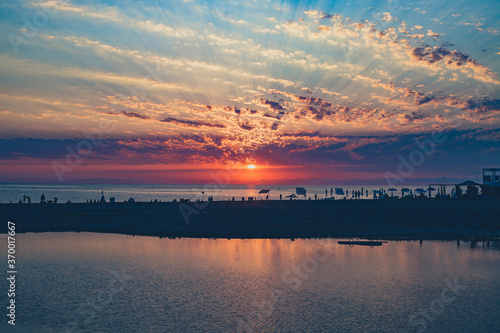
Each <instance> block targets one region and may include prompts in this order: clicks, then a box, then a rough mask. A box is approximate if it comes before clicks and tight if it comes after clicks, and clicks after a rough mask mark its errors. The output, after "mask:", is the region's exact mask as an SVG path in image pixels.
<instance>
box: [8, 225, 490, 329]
mask: <svg viewBox="0 0 500 333" xmlns="http://www.w3.org/2000/svg"><path fill="white" fill-rule="evenodd" d="M0 240H1V243H2V248H5V249H6V248H7V246H6V238H5V237H2V238H0ZM16 244H17V248H16V250H17V253H16V254H17V271H18V274H17V276H16V279H17V280H16V311H17V312H16V314H17V317H16V322H17V325H16V330H13V331H19V332H77V331H80V332H118V331H120V332H236V331H240V332H381V331H384V332H423V331H427V332H460V331H462V332H496V331H497V329H498V327H500V302H499V301H498V300H499V299H500V285H499V282H498V281H500V251H499V250H498V248H497V247H495V244H491V243H479V244H472V246H471V243H463V242H462V243H459V244H457V242H443V241H424V242H423V243H420V242H418V241H411V242H395V241H391V242H389V243H386V244H384V245H382V246H380V247H362V246H354V247H349V246H345V245H339V244H337V240H333V239H329V240H325V239H323V240H319V239H310V240H300V239H297V240H294V241H292V240H265V239H254V240H239V239H232V240H226V239H216V240H214V239H159V238H155V237H132V236H125V235H114V234H95V233H41V234H31V233H28V234H19V235H16ZM5 286H6V288H5V292H4V293H2V303H3V304H4V305H5V306H7V304H8V303H7V302H8V299H7V295H6V291H7V289H8V285H5ZM4 309H5V307H4ZM5 311H6V310H4V313H5ZM5 318H6V317H5V315H4V319H3V320H2V322H1V323H0V331H2V332H3V331H6V329H7V328H8V327H9V325H7V319H5Z"/></svg>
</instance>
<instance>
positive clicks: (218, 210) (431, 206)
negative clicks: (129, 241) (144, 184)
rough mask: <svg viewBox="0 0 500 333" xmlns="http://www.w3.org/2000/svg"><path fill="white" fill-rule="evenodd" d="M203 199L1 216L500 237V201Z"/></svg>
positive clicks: (25, 209)
mask: <svg viewBox="0 0 500 333" xmlns="http://www.w3.org/2000/svg"><path fill="white" fill-rule="evenodd" d="M197 205H198V206H196V203H183V204H181V203H174V202H158V203H150V202H135V203H123V202H120V203H93V204H86V203H75V204H0V218H1V220H2V221H4V222H5V223H6V222H7V221H12V222H15V223H16V232H18V233H24V232H66V231H72V232H82V231H86V232H102V233H117V234H128V235H143V236H158V237H172V238H175V237H202V238H325V237H334V238H351V237H358V238H364V239H402V240H404V239H424V240H471V239H475V240H493V239H498V238H500V218H499V216H500V200H474V201H473V200H456V199H408V200H406V199H399V200H391V199H384V200H318V201H314V200H311V201H303V200H297V201H290V200H283V201H276V200H273V201H271V200H269V201H254V202H241V201H235V202H229V201H216V202H213V203H210V204H209V203H207V202H205V203H198V204H197ZM196 207H198V208H196ZM181 211H182V212H181ZM183 212H184V213H183ZM186 221H188V223H187V222H186ZM6 232H7V228H6V227H5V228H1V229H0V233H6Z"/></svg>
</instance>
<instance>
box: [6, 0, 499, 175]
mask: <svg viewBox="0 0 500 333" xmlns="http://www.w3.org/2000/svg"><path fill="white" fill-rule="evenodd" d="M0 17H1V23H0V27H1V29H2V32H3V33H2V34H1V37H0V46H1V47H0V50H1V51H0V86H1V91H0V159H1V160H2V161H3V162H4V163H5V165H8V166H9V167H8V168H4V171H3V173H1V172H0V181H9V180H12V181H15V180H17V179H19V177H20V176H19V171H18V170H19V165H20V164H22V165H24V167H25V168H27V169H26V170H38V171H39V172H40V174H42V175H43V177H42V176H41V178H40V179H39V180H40V181H42V180H43V181H51V180H53V179H55V178H54V175H53V172H52V171H51V167H50V166H51V165H52V163H53V162H54V161H64V156H65V154H67V149H65V147H66V146H67V145H68V144H74V145H76V144H78V142H79V140H82V139H84V138H85V134H84V133H85V131H87V132H88V131H93V130H95V129H98V128H99V126H100V125H99V124H100V123H101V122H102V121H103V120H105V121H108V122H110V123H112V124H113V130H112V131H110V132H108V133H105V140H104V143H103V144H102V145H101V144H100V145H99V146H98V147H93V149H92V150H93V152H92V154H89V156H87V155H86V158H85V160H84V161H83V162H82V163H81V165H79V167H78V170H80V172H74V173H72V174H71V175H70V176H68V180H81V181H84V180H85V179H86V177H89V178H90V176H91V175H90V173H92V176H95V174H99V173H102V174H103V175H104V176H103V177H107V174H106V172H113V163H115V162H116V160H120V161H122V163H121V166H120V168H119V169H120V170H121V171H122V172H132V173H133V172H134V170H137V169H141V168H142V170H150V169H154V170H158V169H159V170H160V171H159V172H162V170H165V173H164V174H165V178H161V177H160V176H158V177H159V178H155V180H157V181H164V182H169V181H172V179H173V178H172V177H170V176H168V175H169V171H168V170H177V171H178V170H184V169H186V168H187V166H189V168H193V167H194V168H197V169H199V171H200V173H199V174H197V176H196V179H195V178H189V177H190V176H189V175H184V176H183V177H184V178H182V179H183V181H185V182H189V181H192V182H195V181H202V180H204V179H205V178H206V177H204V176H203V172H204V170H205V171H206V170H212V169H220V168H224V166H225V165H227V164H231V163H232V164H234V163H240V164H242V165H244V164H246V163H256V164H257V165H259V166H262V168H263V169H264V167H267V168H268V170H269V173H266V174H261V175H258V176H257V175H256V174H254V179H253V180H255V181H258V180H262V179H265V180H266V181H270V182H279V179H280V178H279V176H277V175H276V173H274V174H273V173H271V170H274V169H273V168H278V169H279V170H286V172H288V176H287V179H290V178H292V179H293V177H296V178H297V179H306V178H307V177H308V176H307V174H310V173H314V172H316V171H317V172H318V173H320V174H321V176H322V177H323V178H330V179H333V180H335V179H360V178H361V179H363V178H364V179H378V178H383V174H384V172H387V171H391V170H394V169H396V168H397V166H398V161H399V160H398V156H401V155H402V156H408V154H410V153H411V152H412V151H413V150H415V149H417V148H418V146H415V142H414V139H415V138H421V140H422V138H427V137H429V135H431V133H432V132H433V131H436V130H439V131H445V132H446V133H449V135H448V138H449V139H448V140H447V141H446V142H443V143H440V144H439V145H438V149H437V150H436V152H434V153H433V154H432V155H431V156H428V157H426V162H425V164H423V165H421V166H419V167H418V168H416V170H415V172H414V173H413V174H412V175H411V177H417V178H418V177H438V176H440V175H442V174H443V173H447V172H448V170H449V165H448V163H450V162H452V161H453V164H454V165H455V166H456V169H454V171H453V174H452V175H451V176H452V177H456V178H461V177H474V176H478V175H479V173H480V169H481V168H482V167H483V166H484V167H487V166H491V165H495V164H500V163H499V162H500V154H499V149H498V138H499V124H500V119H499V109H500V103H499V100H498V98H497V96H498V93H499V88H500V81H499V80H500V79H499V76H498V72H499V70H500V68H499V67H500V62H499V59H500V43H499V40H500V39H499V34H500V31H499V29H500V28H499V27H498V26H499V25H498V22H499V18H500V6H498V4H497V3H496V2H495V1H478V2H474V3H471V2H467V1H461V2H460V1H458V2H457V1H454V2H443V1H404V2H403V1H350V2H332V1H245V2H240V1H233V0H213V1H195V0H193V1H188V0H185V1H168V2H167V1H142V2H140V1H120V2H113V1H12V2H9V3H2V4H1V5H0ZM123 165H125V166H127V165H128V166H130V170H128V169H126V167H125V168H123ZM138 165H140V166H142V167H141V168H138V167H137V166H138ZM285 166H286V168H285ZM30 168H32V169H30ZM117 170H118V169H117ZM298 170H301V171H300V172H299V171H298ZM315 170H316V171H315ZM115 171H116V170H115ZM262 172H264V171H262ZM282 172H283V171H282ZM301 172H302V174H301ZM292 174H293V175H292ZM127 177H128V178H129V177H130V176H129V175H127ZM137 177H139V178H140V176H137ZM248 177H250V176H248ZM248 177H247V178H245V179H246V180H248V181H250V178H248ZM272 177H275V178H272ZM128 178H127V179H128ZM175 178H178V177H177V176H176V177H175ZM36 180H37V178H36V177H35V178H34V179H33V181H36ZM145 180H147V179H145Z"/></svg>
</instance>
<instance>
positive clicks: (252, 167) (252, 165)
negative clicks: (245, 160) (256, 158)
mask: <svg viewBox="0 0 500 333" xmlns="http://www.w3.org/2000/svg"><path fill="white" fill-rule="evenodd" d="M247 168H249V169H255V164H249V165H247Z"/></svg>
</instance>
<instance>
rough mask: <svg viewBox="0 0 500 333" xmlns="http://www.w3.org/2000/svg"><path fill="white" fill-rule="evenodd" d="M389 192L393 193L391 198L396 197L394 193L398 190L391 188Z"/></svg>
mask: <svg viewBox="0 0 500 333" xmlns="http://www.w3.org/2000/svg"><path fill="white" fill-rule="evenodd" d="M387 191H389V192H391V197H393V196H394V191H397V189H395V188H394V187H391V188H390V189H388V190H387Z"/></svg>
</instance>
